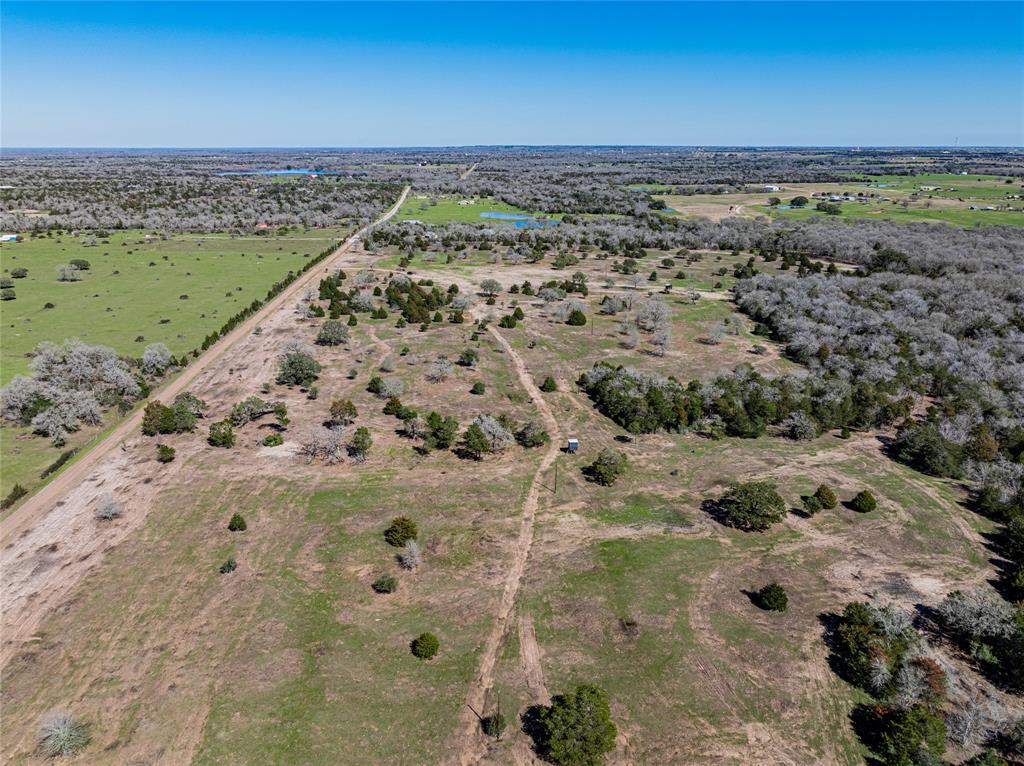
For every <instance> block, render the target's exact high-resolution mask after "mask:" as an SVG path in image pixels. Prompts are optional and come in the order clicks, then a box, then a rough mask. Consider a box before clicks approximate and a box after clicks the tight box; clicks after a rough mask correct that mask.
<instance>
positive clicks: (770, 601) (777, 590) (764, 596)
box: [757, 582, 789, 612]
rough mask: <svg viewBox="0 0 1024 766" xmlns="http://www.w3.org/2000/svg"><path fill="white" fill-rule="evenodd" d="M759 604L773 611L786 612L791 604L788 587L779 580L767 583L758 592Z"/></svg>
mask: <svg viewBox="0 0 1024 766" xmlns="http://www.w3.org/2000/svg"><path fill="white" fill-rule="evenodd" d="M757 605H758V606H759V607H761V608H762V609H766V610H768V611H771V612H785V611H786V607H787V606H788V605H789V598H788V597H787V596H786V589H785V588H783V587H782V586H781V585H779V584H778V583H777V582H773V583H769V584H768V585H765V586H764V587H763V588H761V590H759V591H758V592H757Z"/></svg>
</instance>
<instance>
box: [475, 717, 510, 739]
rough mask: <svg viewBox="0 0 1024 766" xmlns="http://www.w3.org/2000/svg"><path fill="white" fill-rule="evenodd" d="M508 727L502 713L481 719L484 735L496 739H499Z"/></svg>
mask: <svg viewBox="0 0 1024 766" xmlns="http://www.w3.org/2000/svg"><path fill="white" fill-rule="evenodd" d="M506 725H507V722H506V721H505V716H503V715H502V714H501V713H491V714H490V715H489V716H485V717H484V718H482V719H480V728H481V729H482V730H483V732H484V734H486V735H487V736H488V737H494V738H495V739H498V738H499V737H500V736H501V734H502V732H504V731H505V726H506Z"/></svg>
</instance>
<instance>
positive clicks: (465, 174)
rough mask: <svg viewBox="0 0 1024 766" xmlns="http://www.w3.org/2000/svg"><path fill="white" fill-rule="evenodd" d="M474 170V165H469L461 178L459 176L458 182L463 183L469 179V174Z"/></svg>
mask: <svg viewBox="0 0 1024 766" xmlns="http://www.w3.org/2000/svg"><path fill="white" fill-rule="evenodd" d="M474 170H476V163H475V162H474V163H473V164H472V165H470V166H469V167H468V168H466V171H465V172H464V173H463V174H462V175H461V176H459V180H460V181H465V180H466V179H467V178H468V177H469V174H470V173H472V172H473V171H474Z"/></svg>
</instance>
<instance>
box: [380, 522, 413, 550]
mask: <svg viewBox="0 0 1024 766" xmlns="http://www.w3.org/2000/svg"><path fill="white" fill-rule="evenodd" d="M418 535H419V530H417V528H416V522H415V521H413V520H412V519H410V518H409V517H408V516H398V517H396V518H394V519H392V520H391V526H389V527H388V528H387V529H385V530H384V541H385V542H386V543H387V544H388V545H393V546H395V547H396V548H402V547H404V546H405V543H406V542H407V541H409V540H415V539H416V538H417V536H418Z"/></svg>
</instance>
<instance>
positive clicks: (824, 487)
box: [814, 484, 839, 511]
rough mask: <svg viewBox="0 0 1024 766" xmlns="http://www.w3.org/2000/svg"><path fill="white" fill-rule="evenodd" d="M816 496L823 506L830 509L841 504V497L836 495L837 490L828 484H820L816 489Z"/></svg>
mask: <svg viewBox="0 0 1024 766" xmlns="http://www.w3.org/2000/svg"><path fill="white" fill-rule="evenodd" d="M814 497H815V498H816V499H817V501H818V502H819V503H820V504H821V507H822V508H824V509H826V510H829V511H830V510H832V509H833V508H835V507H836V506H837V505H839V498H838V497H836V493H835V491H834V490H833V489H832V487H830V486H829V485H828V484H820V485H818V488H817V489H816V490H814Z"/></svg>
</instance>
